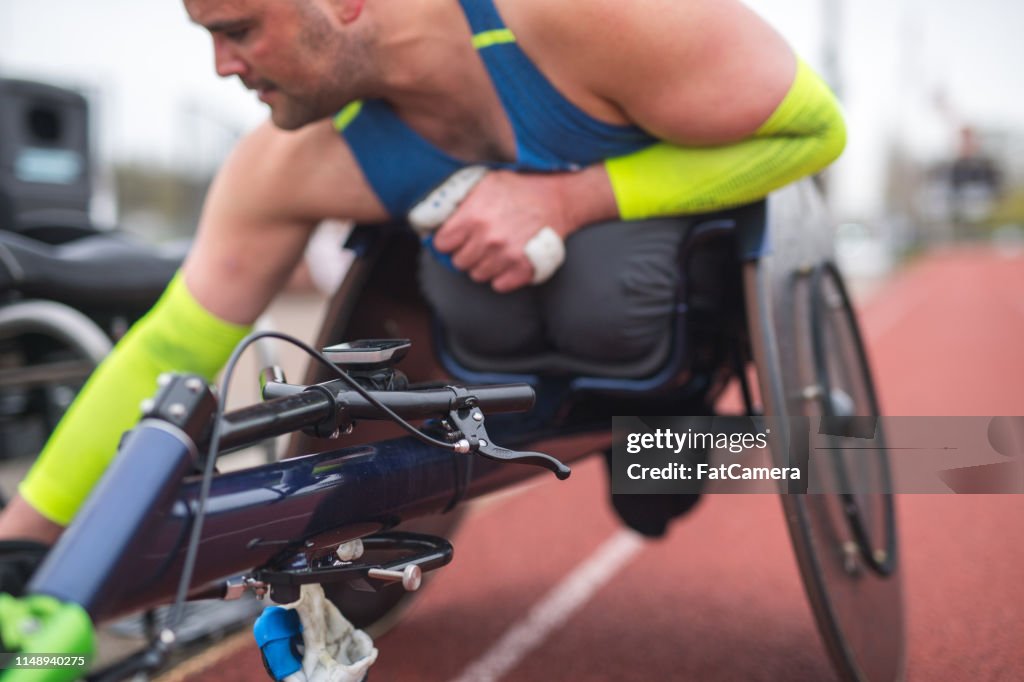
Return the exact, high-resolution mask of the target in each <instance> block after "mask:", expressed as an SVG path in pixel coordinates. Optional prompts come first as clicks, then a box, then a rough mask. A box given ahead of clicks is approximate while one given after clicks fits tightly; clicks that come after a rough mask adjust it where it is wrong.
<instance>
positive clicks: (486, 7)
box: [334, 0, 656, 218]
mask: <svg viewBox="0 0 1024 682" xmlns="http://www.w3.org/2000/svg"><path fill="white" fill-rule="evenodd" d="M459 1H460V3H461V5H462V9H463V11H464V12H465V13H466V18H467V19H468V21H469V25H470V28H471V29H472V31H473V46H474V47H475V48H476V49H477V51H479V53H480V55H481V58H482V59H483V61H484V65H485V66H486V68H487V71H488V74H489V75H490V77H491V82H492V83H493V84H494V87H495V89H496V90H497V93H498V97H499V98H500V100H501V103H502V106H503V107H504V109H505V114H506V115H507V116H508V118H509V120H510V122H511V124H512V129H513V131H514V133H515V140H516V160H515V161H514V162H512V163H503V162H494V163H490V164H487V165H489V166H491V167H493V168H506V169H514V170H523V171H534V172H563V171H573V170H579V169H580V168H583V167H585V166H589V165H591V164H594V163H598V162H600V161H603V160H604V159H607V158H611V157H613V156H620V155H623V154H628V153H630V152H634V151H637V150H639V149H642V148H644V147H647V146H649V145H651V144H653V143H654V142H656V140H655V139H654V138H653V137H651V136H650V135H648V134H647V133H646V132H644V131H643V130H641V129H640V128H637V127H636V126H631V125H613V124H609V123H605V122H604V121H599V120H597V119H595V118H594V117H593V116H590V115H589V114H587V113H586V112H584V111H582V110H581V109H579V108H578V107H577V106H575V105H574V104H572V103H571V102H570V101H569V100H567V99H566V98H565V97H564V96H563V95H562V93H560V92H559V91H558V90H557V89H555V87H554V86H553V85H552V84H551V82H550V81H548V79H547V78H546V77H545V76H544V74H542V73H541V72H540V70H539V69H538V68H537V67H536V66H535V65H534V64H533V62H532V61H530V58H529V57H527V56H526V53H524V52H523V51H522V50H521V49H520V48H519V46H518V45H517V44H516V37H515V35H513V33H512V31H511V30H509V29H508V27H506V26H505V23H504V21H502V18H501V15H499V14H498V10H497V8H496V7H495V6H494V2H493V0H459ZM334 126H335V128H336V129H337V130H338V131H339V132H340V133H341V135H342V136H343V137H344V138H345V141H346V142H347V143H348V145H349V147H350V148H351V149H352V153H353V155H354V156H355V158H356V161H357V162H358V163H359V165H360V167H361V168H362V170H363V174H364V175H365V176H366V178H367V180H368V181H369V183H370V186H371V187H372V188H373V190H374V192H375V193H376V194H377V197H378V198H379V199H380V201H381V203H382V204H383V205H384V206H385V207H386V208H387V210H388V212H389V213H390V214H391V216H392V217H395V218H399V217H404V216H405V215H406V214H407V213H408V212H409V210H410V209H411V208H412V207H413V206H415V205H416V204H417V203H418V202H419V201H420V200H422V199H423V198H424V197H426V195H427V194H428V193H429V192H430V191H431V190H432V189H434V188H435V187H437V186H438V185H440V184H441V183H442V182H444V180H446V179H447V178H448V177H449V176H450V175H451V174H452V173H454V172H455V171H457V170H459V169H460V168H463V167H465V166H467V165H470V164H469V163H468V162H466V161H462V160H460V159H457V158H455V157H453V156H451V155H449V154H447V153H446V152H444V151H443V150H441V149H440V148H438V147H437V146H436V145H434V144H432V143H431V142H429V141H428V140H426V139H425V138H423V137H422V136H421V135H419V133H417V132H416V131H414V130H413V129H412V128H410V127H409V126H407V125H406V124H405V123H404V122H403V121H402V120H401V119H400V118H399V117H398V115H397V114H396V113H395V112H394V110H393V109H392V108H391V106H390V105H389V104H388V103H387V102H385V101H383V100H365V101H358V102H353V103H352V104H350V105H348V106H347V107H345V108H344V109H343V110H342V111H341V112H340V113H338V115H337V116H335V119H334ZM477 164H478V162H475V165H477Z"/></svg>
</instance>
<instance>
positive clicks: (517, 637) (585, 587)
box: [452, 530, 644, 682]
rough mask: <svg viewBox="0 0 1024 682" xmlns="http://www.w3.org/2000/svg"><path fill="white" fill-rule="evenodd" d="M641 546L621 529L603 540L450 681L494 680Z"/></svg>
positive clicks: (607, 579) (579, 604)
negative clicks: (519, 619)
mask: <svg viewBox="0 0 1024 682" xmlns="http://www.w3.org/2000/svg"><path fill="white" fill-rule="evenodd" d="M643 547H644V539H643V538H642V537H641V536H640V535H638V534H636V533H634V532H633V531H630V530H620V531H619V532H618V533H616V534H615V535H613V536H611V537H610V538H608V539H607V540H605V542H604V544H602V545H601V546H600V547H598V549H597V551H595V552H594V553H593V554H591V555H590V556H589V557H587V558H586V559H585V560H584V561H583V563H581V564H580V565H579V566H577V567H576V568H575V569H573V571H572V572H571V573H569V575H567V576H566V577H565V579H563V580H562V582H560V583H559V584H557V585H555V587H554V588H553V589H552V590H551V591H550V592H548V593H547V594H546V595H545V596H544V598H543V599H541V600H540V601H539V602H538V603H537V604H535V605H534V607H533V608H532V609H530V612H529V613H528V614H527V615H526V617H525V618H524V619H523V620H521V621H519V622H518V623H516V624H515V625H513V626H512V627H511V628H509V629H508V630H506V631H505V634H504V635H503V636H502V637H501V639H499V640H498V641H497V642H496V643H495V644H494V646H492V647H491V648H490V649H489V650H488V651H487V652H486V653H485V654H484V655H483V656H481V657H480V658H478V659H477V660H476V661H474V662H473V663H471V664H470V665H469V667H467V668H466V669H465V670H464V671H463V672H462V674H461V675H459V676H458V677H457V678H455V680H453V681H452V682H494V681H496V680H499V679H501V678H502V677H503V676H505V675H506V674H508V672H509V671H511V670H512V669H513V668H515V667H516V666H517V665H518V664H519V662H520V661H522V660H523V659H524V658H525V657H526V656H527V655H528V654H529V653H530V652H531V651H533V650H534V649H536V648H537V647H538V646H539V645H540V644H542V643H543V642H544V641H545V640H546V639H547V638H548V637H549V636H550V635H551V634H552V633H553V632H554V631H556V630H558V629H559V628H560V627H561V626H562V625H563V624H564V623H565V622H566V621H567V620H569V618H570V617H571V616H572V615H573V613H575V612H576V611H577V610H579V609H580V607H582V606H583V605H584V604H586V603H587V602H588V601H589V600H590V598H591V597H592V596H593V595H594V594H595V593H596V592H597V591H598V590H599V589H601V588H602V587H603V586H604V585H605V584H606V583H607V582H608V581H609V580H611V579H612V578H613V577H614V576H615V574H616V573H618V572H619V570H621V569H622V568H624V567H625V566H626V564H628V563H629V561H630V560H631V559H632V558H633V557H634V556H635V555H636V554H637V552H639V551H640V550H641V549H642V548H643Z"/></svg>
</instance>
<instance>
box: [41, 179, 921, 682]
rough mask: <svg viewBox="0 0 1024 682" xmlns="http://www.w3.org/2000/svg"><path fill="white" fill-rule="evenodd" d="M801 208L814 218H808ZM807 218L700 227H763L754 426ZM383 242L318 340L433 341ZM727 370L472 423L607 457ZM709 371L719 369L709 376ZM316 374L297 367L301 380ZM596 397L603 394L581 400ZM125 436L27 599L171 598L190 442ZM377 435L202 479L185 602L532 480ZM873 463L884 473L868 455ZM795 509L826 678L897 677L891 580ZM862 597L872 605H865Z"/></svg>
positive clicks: (782, 200) (588, 390) (790, 385)
mask: <svg viewBox="0 0 1024 682" xmlns="http://www.w3.org/2000/svg"><path fill="white" fill-rule="evenodd" d="M808 202H809V204H808ZM807 205H811V206H813V207H815V208H813V210H811V211H810V212H807ZM801 206H803V208H801ZM817 207H818V203H817V199H816V196H815V194H814V192H813V190H812V189H811V188H810V187H809V184H808V183H800V184H798V185H797V186H794V187H792V188H788V189H787V190H784V191H783V192H780V193H779V194H778V195H773V197H772V198H771V200H769V201H768V202H767V203H762V204H758V205H754V206H753V207H749V208H748V209H744V210H745V211H747V213H742V212H741V213H740V214H737V213H732V214H729V215H727V216H726V217H724V218H723V217H718V218H715V219H716V220H721V221H724V223H723V228H725V229H730V225H731V228H736V227H737V225H738V221H739V220H740V217H737V216H742V215H754V216H755V218H756V219H760V220H762V222H763V224H764V226H766V229H763V230H761V231H760V234H757V231H756V230H755V232H754V233H746V232H743V231H737V236H738V240H737V242H736V245H737V246H738V251H737V253H738V255H739V261H740V262H741V263H742V272H743V284H744V289H745V301H746V311H745V315H746V318H747V320H748V324H749V326H750V328H752V329H757V330H758V333H756V334H750V335H749V336H750V338H749V342H750V344H751V346H752V350H753V360H754V362H755V364H756V365H757V366H758V367H759V375H760V380H761V381H760V383H761V396H763V401H764V403H765V406H766V408H767V412H768V413H769V414H776V415H799V414H804V413H805V411H806V407H807V401H806V399H805V398H804V397H801V391H800V390H795V391H794V389H799V388H800V387H801V386H803V385H805V384H804V383H803V381H804V380H803V379H802V377H801V373H804V372H805V368H804V365H806V364H807V361H806V358H804V357H803V355H806V353H805V352H804V350H805V349H803V348H801V347H800V343H803V342H802V341H801V342H799V343H788V342H787V340H786V338H785V335H786V333H787V331H792V330H799V329H801V328H803V327H805V326H806V324H807V321H806V320H802V319H799V318H800V316H799V315H797V314H796V313H795V312H794V310H793V307H792V306H791V305H789V303H791V301H792V293H788V294H787V293H786V292H787V291H789V292H791V290H792V288H793V282H794V281H795V280H796V279H798V278H799V277H800V275H794V273H800V272H805V273H806V272H809V271H813V269H814V267H816V266H817V265H818V264H819V263H821V262H824V261H826V260H827V254H828V253H830V247H829V243H828V238H827V235H825V232H824V230H819V232H820V233H821V234H814V233H813V232H812V233H808V231H807V225H809V224H810V225H817V226H821V225H825V224H826V222H825V220H824V219H823V215H822V214H821V213H820V209H819V208H817ZM750 211H753V213H752V214H751V213H749V212H750ZM758 216H760V217H758ZM383 235H384V233H383V232H382V231H380V230H377V231H376V233H373V232H369V231H365V230H364V231H357V232H356V233H355V235H354V237H353V238H352V239H350V242H349V246H350V247H352V248H354V249H355V251H356V255H357V258H356V261H355V263H354V265H353V267H352V269H351V271H350V272H349V274H348V276H347V277H346V280H345V282H344V283H343V285H342V286H341V288H340V289H339V292H338V293H337V295H336V296H335V298H334V299H333V301H332V304H331V308H330V310H329V312H328V315H327V318H326V319H327V323H326V324H325V325H324V328H323V330H322V332H321V338H320V342H321V343H320V345H324V344H325V343H326V342H329V341H330V342H333V341H336V340H338V339H339V338H359V337H380V336H391V337H399V336H401V337H408V338H413V339H421V340H422V339H428V340H429V339H435V338H436V337H434V336H433V334H434V332H433V330H432V329H431V328H430V325H429V320H428V319H426V317H425V316H424V314H423V312H424V311H423V309H422V303H421V302H419V301H418V299H417V298H416V297H415V295H414V294H413V293H412V292H414V290H415V287H412V288H410V287H408V281H407V279H408V278H403V277H396V276H395V275H394V271H393V266H392V269H388V268H387V267H382V266H381V264H382V263H384V261H383V260H382V257H383V254H384V251H385V247H386V245H387V244H388V240H387V239H386V238H384V236H383ZM769 238H770V243H769ZM740 314H741V315H743V312H742V311H741V312H740ZM801 333H802V332H801ZM799 335H800V333H798V334H797V336H799ZM798 341H799V339H798ZM430 346H431V344H430V343H426V344H424V343H419V344H414V346H413V349H412V351H411V352H410V355H409V357H408V358H407V359H406V361H405V362H403V364H402V369H403V370H406V371H407V372H408V373H409V374H410V376H411V377H412V378H414V379H418V380H442V381H443V380H446V379H448V376H447V375H448V370H450V367H451V365H448V366H447V367H446V366H443V365H442V364H441V363H439V361H438V360H437V358H436V356H435V354H434V353H432V352H431V351H432V348H431V347H430ZM734 360H735V356H734V355H730V354H729V353H726V354H724V355H722V356H721V357H719V358H716V362H715V363H712V365H709V366H708V367H707V368H706V369H707V370H708V371H707V372H705V373H704V374H703V375H701V376H695V375H693V373H692V372H690V373H689V374H687V375H686V380H685V381H684V382H683V383H682V384H678V385H676V386H674V387H666V388H665V390H664V391H660V390H659V391H657V392H656V394H655V395H654V397H653V398H651V399H641V398H638V396H639V395H640V394H642V392H643V391H644V390H649V389H650V386H643V385H642V382H639V383H638V384H637V385H634V386H630V385H629V381H628V380H627V381H625V382H620V383H619V384H617V385H615V386H608V385H603V386H597V387H596V389H595V387H593V386H583V388H581V389H580V390H579V391H577V393H578V394H581V395H584V396H587V399H585V400H582V401H579V402H576V403H574V405H573V409H569V410H566V409H565V405H564V403H565V399H566V397H567V396H570V395H574V394H573V393H572V391H573V390H574V389H573V387H572V385H571V380H567V379H564V378H563V379H559V380H557V381H555V382H554V383H551V382H546V381H545V380H544V379H542V378H539V377H538V378H536V381H534V382H532V383H534V384H535V386H536V387H537V388H538V393H539V400H538V406H537V409H536V410H535V411H534V412H533V413H531V414H529V415H527V416H526V417H525V418H523V419H505V418H500V419H499V418H498V416H495V417H494V418H493V419H491V418H489V419H488V428H489V429H490V430H491V434H492V436H493V437H494V438H495V440H498V441H500V442H502V444H504V445H506V446H507V447H514V448H519V449H531V450H539V451H542V452H547V453H550V454H552V455H553V456H555V457H557V458H559V459H562V460H563V461H566V462H571V461H573V460H576V459H578V458H579V457H582V456H584V455H586V454H588V453H592V452H595V451H598V450H602V449H607V448H608V447H610V445H611V434H610V420H606V417H607V416H610V415H613V414H644V413H645V412H647V413H653V412H649V410H650V409H651V408H652V407H656V406H660V407H661V410H662V411H663V413H668V412H664V411H665V410H667V411H671V412H675V413H677V414H687V413H688V412H687V411H685V410H687V409H693V408H695V407H696V406H698V405H704V404H705V403H706V401H707V399H708V396H712V397H714V396H716V395H717V392H718V391H719V390H720V389H721V386H724V378H725V375H727V374H729V372H730V368H729V366H728V365H729V364H730V363H733V361H734ZM723 362H724V363H726V366H724V367H723V366H720V365H721V363H723ZM737 365H738V366H737ZM745 367H746V358H740V361H739V362H738V363H734V364H732V370H738V374H740V375H741V376H742V375H743V374H745ZM410 368H412V369H411V370H410ZM681 369H682V370H686V369H687V368H685V367H683V368H681ZM684 373H685V371H684ZM499 378H501V379H504V378H507V377H499ZM321 379H322V377H319V376H317V374H316V372H315V371H311V373H310V374H309V375H308V376H307V378H306V383H307V384H311V383H315V382H317V381H319V380H321ZM695 384H696V385H697V386H696V388H695ZM615 389H617V390H615ZM602 390H603V391H608V393H606V394H604V397H603V398H601V399H598V400H595V399H594V396H595V395H601V393H600V391H602ZM546 392H547V393H546ZM869 392H870V388H869ZM747 393H748V396H747V400H748V403H750V402H751V397H750V395H749V391H747ZM595 405H601V409H595ZM748 409H749V408H748ZM690 413H692V412H690ZM567 414H568V415H569V416H568V417H567V416H566V415H567ZM574 419H575V420H576V421H575V423H574V421H573V420H574ZM594 424H604V428H603V429H600V428H598V429H595V428H594V426H593V425H594ZM265 426H266V427H267V428H264V429H262V430H260V429H252V430H250V431H248V432H246V436H245V438H244V439H243V438H239V439H238V440H237V442H234V443H231V445H241V444H242V441H244V440H246V439H248V440H252V441H255V440H258V439H260V438H264V437H267V436H269V435H274V434H278V433H282V432H284V431H292V430H295V429H297V428H299V426H301V424H299V423H298V422H294V423H291V424H285V425H282V424H280V423H275V424H273V425H270V424H267V425H265ZM140 430H141V431H143V432H144V434H145V435H144V436H143V437H144V438H145V444H146V447H145V448H141V449H140V448H139V447H136V448H134V449H133V450H132V451H131V452H129V453H125V452H122V453H121V455H120V456H119V457H118V458H117V459H116V460H115V462H114V463H113V465H112V466H111V468H110V470H109V471H108V473H107V475H106V476H105V477H104V479H103V481H102V482H101V484H100V486H98V487H97V489H96V490H95V492H94V494H93V495H92V496H91V497H90V499H89V501H88V503H87V506H86V507H85V508H84V509H83V510H82V512H81V513H80V514H79V516H78V517H77V518H76V520H75V521H74V523H73V524H72V525H71V527H70V528H69V529H68V530H67V532H65V534H64V536H63V537H62V538H61V540H60V541H59V542H58V544H57V545H56V546H55V547H54V549H53V550H52V552H51V554H50V556H49V558H48V559H47V561H46V562H45V563H44V565H43V566H42V567H41V568H40V570H39V571H38V572H37V573H36V575H35V577H34V578H33V581H32V583H31V584H30V586H29V589H30V591H32V592H38V593H44V594H49V595H52V596H55V597H57V598H59V599H62V600H65V601H71V602H75V603H78V604H80V605H82V606H83V607H84V608H85V609H86V611H87V612H88V613H89V615H90V616H91V617H92V618H93V620H94V622H99V621H103V620H107V619H110V618H112V617H114V616H116V615H118V614H122V613H125V612H128V611H133V610H138V609H142V608H146V607H151V606H153V605H156V604H158V603H162V602H166V601H168V600H170V599H171V598H172V597H173V595H174V591H175V587H176V583H177V580H178V578H179V575H180V571H181V567H182V565H183V562H184V557H185V547H186V544H187V535H188V530H189V528H190V525H191V523H192V515H193V509H194V507H195V502H196V499H197V496H198V494H199V488H200V485H199V482H198V481H196V480H195V479H194V478H191V479H188V474H189V472H190V471H192V466H193V461H194V457H195V444H194V443H192V442H190V441H188V440H187V439H184V440H183V439H182V438H180V434H178V433H174V432H173V430H168V429H164V428H159V427H153V426H152V425H150V427H149V428H144V427H143V428H141V429H140ZM393 433H394V427H393V426H391V425H388V424H378V423H361V424H360V427H359V430H358V436H359V438H360V439H361V440H364V441H366V443H365V444H362V445H354V446H350V447H345V448H340V449H339V448H337V447H336V443H334V442H331V441H327V442H320V441H317V440H316V439H311V438H309V437H307V436H299V437H296V438H295V439H293V443H292V448H291V450H292V453H293V454H294V453H296V452H317V451H320V454H314V455H306V456H301V457H297V458H295V459H288V460H285V461H282V462H278V463H274V464H268V465H265V466H260V467H256V468H253V469H247V470H244V471H239V472H234V473H228V474H222V475H219V476H217V477H215V478H214V480H213V482H212V487H211V490H210V497H209V500H208V503H207V516H206V522H205V525H204V532H203V535H202V539H201V544H200V550H201V551H200V554H199V557H198V561H197V564H196V569H195V572H194V574H193V579H192V583H191V586H192V589H193V591H194V593H193V594H194V595H203V594H205V595H206V596H212V595H213V593H211V592H209V591H208V590H207V591H206V592H204V589H207V588H209V587H210V585H211V584H215V583H216V581H218V580H219V579H223V578H224V577H225V576H231V575H236V574H239V573H243V572H247V571H251V570H253V569H258V568H260V567H264V566H267V565H271V564H274V563H275V562H280V561H281V559H282V557H287V556H289V555H290V554H294V553H296V552H318V551H323V550H325V548H330V547H332V546H336V545H337V544H338V543H340V542H342V541H345V540H349V539H354V538H357V537H365V536H370V535H373V534H376V533H379V532H381V531H387V530H389V529H391V528H394V527H396V526H398V525H399V524H401V523H403V522H405V521H408V520H411V519H416V518H420V517H426V516H431V515H436V514H441V513H444V512H448V511H450V510H451V509H453V508H455V507H456V506H457V505H458V503H459V502H461V501H463V500H466V499H471V498H473V497H477V496H479V495H483V494H485V493H488V492H491V491H494V490H497V489H500V488H502V487H505V486H507V485H510V484H512V483H515V482H518V481H520V480H522V479H523V478H525V477H527V476H529V475H531V474H532V473H533V471H532V470H531V469H529V468H528V467H521V466H507V465H501V464H497V463H494V462H491V461H487V460H482V459H479V458H474V459H473V460H472V464H471V465H470V464H469V463H468V461H467V460H465V458H462V459H459V458H455V459H453V458H452V456H451V455H450V454H449V453H448V452H445V451H442V450H439V449H437V448H433V447H430V446H428V445H424V444H422V443H420V442H418V441H415V440H413V439H411V438H408V437H404V438H390V436H391V435H393ZM773 446H774V444H773ZM882 462H883V467H884V466H885V464H884V459H883V460H882ZM126 482H130V485H125V483H126ZM115 490H116V492H115ZM809 497H813V496H804V495H783V496H782V498H783V505H784V509H785V511H786V520H787V523H788V525H789V527H790V532H791V537H792V539H793V543H794V547H795V550H796V553H797V558H798V562H799V564H800V567H801V572H802V574H803V577H804V582H805V585H806V587H807V591H808V595H809V597H810V600H811V603H812V606H813V608H814V610H815V615H816V617H817V618H818V622H819V626H820V628H821V631H822V634H823V637H824V639H825V642H826V645H827V648H828V649H829V652H830V654H831V655H832V658H833V661H834V663H835V664H836V666H837V670H838V671H839V672H840V674H841V675H842V676H843V677H846V678H849V679H897V678H899V677H900V675H901V670H902V659H903V647H902V628H903V625H902V610H901V607H900V583H899V576H898V573H897V572H895V571H892V572H890V575H881V574H880V573H877V572H871V571H862V570H860V568H859V567H858V571H857V574H856V575H853V574H850V573H843V571H842V570H839V571H838V572H837V571H836V570H835V569H834V567H833V564H834V563H835V562H834V557H833V555H834V554H835V553H836V552H835V548H834V547H833V546H832V545H831V544H830V543H829V542H828V541H827V539H823V538H824V537H825V535H827V534H828V533H829V532H833V531H834V530H835V528H836V524H837V523H838V524H839V525H842V524H843V523H844V522H843V521H842V520H840V521H838V522H837V521H835V520H834V518H833V517H834V514H833V510H831V509H828V508H825V507H823V506H822V505H820V504H818V503H817V502H814V501H809V500H808V498H809ZM822 497H824V496H822ZM819 502H820V501H819ZM826 506H827V505H826ZM111 529H117V532H111ZM822 529H825V531H823V530H822ZM846 558H847V559H848V558H849V557H846ZM865 595H870V596H872V598H871V599H868V600H866V601H865V600H864V597H865ZM879 595H880V597H879ZM860 604H867V607H864V606H862V605H860ZM880 606H881V607H885V608H888V609H889V611H890V612H891V611H892V610H893V609H895V612H894V615H891V616H888V617H886V618H883V620H884V621H885V622H884V626H885V627H883V628H882V632H881V633H880V635H879V636H868V637H867V638H866V639H865V637H863V636H861V635H859V634H858V633H857V628H856V627H854V628H852V629H851V623H854V624H857V623H859V622H860V621H861V620H862V619H864V618H866V617H867V616H868V615H871V616H875V617H877V615H878V613H877V612H876V613H871V614H869V613H867V612H865V608H872V609H878V608H880ZM851 632H853V633H854V638H853V639H851ZM880 642H882V643H883V644H884V642H890V643H891V646H888V647H886V646H882V645H881V644H880ZM880 646H881V651H882V658H884V661H882V663H881V664H880V665H879V664H878V663H877V661H873V660H872V659H873V657H875V656H876V654H877V653H878V651H879V650H880V649H879V647H880Z"/></svg>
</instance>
